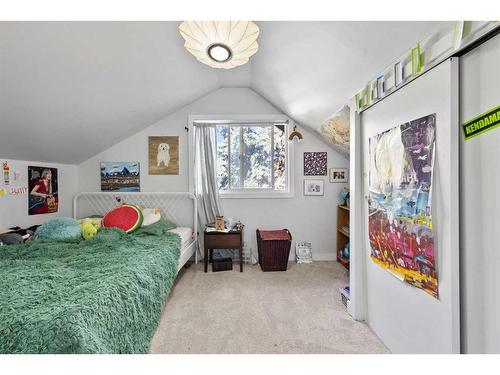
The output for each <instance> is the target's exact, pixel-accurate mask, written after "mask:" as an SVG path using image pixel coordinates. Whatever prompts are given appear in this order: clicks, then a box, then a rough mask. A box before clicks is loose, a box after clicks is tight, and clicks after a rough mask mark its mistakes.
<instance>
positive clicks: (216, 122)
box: [193, 120, 290, 126]
mask: <svg viewBox="0 0 500 375" xmlns="http://www.w3.org/2000/svg"><path fill="white" fill-rule="evenodd" d="M289 122H290V121H289V120H284V121H270V120H256V121H250V120H245V121H233V120H206V121H202V120H200V121H193V126H199V125H214V124H223V125H231V124H235V125H239V124H288V123H289Z"/></svg>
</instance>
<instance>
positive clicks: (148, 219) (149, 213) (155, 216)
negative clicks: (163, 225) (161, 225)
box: [142, 208, 161, 227]
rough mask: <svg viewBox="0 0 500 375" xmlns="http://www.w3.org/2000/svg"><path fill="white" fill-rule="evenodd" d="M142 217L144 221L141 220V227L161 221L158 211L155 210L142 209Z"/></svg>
mask: <svg viewBox="0 0 500 375" xmlns="http://www.w3.org/2000/svg"><path fill="white" fill-rule="evenodd" d="M142 216H144V219H143V220H142V226H143V227H147V226H148V225H151V224H154V223H157V222H159V221H160V219H161V214H160V210H159V209H157V208H143V209H142Z"/></svg>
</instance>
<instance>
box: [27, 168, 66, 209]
mask: <svg viewBox="0 0 500 375" xmlns="http://www.w3.org/2000/svg"><path fill="white" fill-rule="evenodd" d="M28 186H29V192H30V193H29V196H28V214H29V215H41V214H50V213H52V212H57V209H58V206H59V198H58V184H57V168H47V167H33V166H29V167H28Z"/></svg>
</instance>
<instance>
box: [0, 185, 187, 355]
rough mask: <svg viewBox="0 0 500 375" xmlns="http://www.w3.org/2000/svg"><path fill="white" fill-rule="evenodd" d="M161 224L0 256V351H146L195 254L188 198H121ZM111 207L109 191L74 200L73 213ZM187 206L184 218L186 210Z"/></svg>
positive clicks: (9, 250)
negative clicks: (154, 212)
mask: <svg viewBox="0 0 500 375" xmlns="http://www.w3.org/2000/svg"><path fill="white" fill-rule="evenodd" d="M120 198H121V199H122V200H124V201H126V202H127V203H135V204H142V205H144V206H149V207H153V206H154V207H157V208H159V209H160V211H161V212H162V215H164V218H165V219H167V220H169V221H173V222H176V223H179V226H178V227H177V228H176V229H174V230H169V227H168V226H167V224H166V223H165V222H164V221H161V222H159V223H156V224H153V225H151V226H148V227H143V228H140V229H139V230H138V231H137V232H134V233H132V234H125V233H124V232H123V231H120V230H118V229H114V228H110V229H103V230H101V231H100V232H99V233H98V235H97V236H96V237H95V238H94V239H92V240H90V241H83V240H82V241H65V242H61V241H42V240H35V241H31V242H28V243H26V244H24V245H20V246H9V247H5V248H3V249H1V252H0V276H1V277H0V316H1V318H0V352H1V353H146V352H147V351H148V348H149V345H150V340H151V338H152V336H153V334H154V331H155V330H156V327H157V324H158V321H159V317H160V314H161V309H162V306H163V304H164V302H165V300H166V298H167V296H168V294H169V292H170V289H171V287H172V285H173V282H174V279H175V277H176V275H177V274H178V271H179V270H180V268H182V266H183V265H184V264H185V262H186V261H187V259H189V258H190V257H191V256H192V255H193V254H196V251H195V250H196V244H197V241H196V240H197V236H196V231H194V230H193V229H192V228H196V200H195V198H194V196H192V195H191V194H189V193H127V194H120ZM114 206H116V201H115V197H114V195H113V194H110V193H83V194H79V195H78V196H77V197H75V201H74V216H75V217H81V216H88V214H89V213H92V214H101V213H104V212H106V211H107V210H108V209H109V208H111V207H114ZM188 206H191V209H190V210H189V213H187V212H186V211H185V208H183V207H188Z"/></svg>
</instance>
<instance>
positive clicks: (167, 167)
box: [148, 136, 179, 175]
mask: <svg viewBox="0 0 500 375" xmlns="http://www.w3.org/2000/svg"><path fill="white" fill-rule="evenodd" d="M148 158H149V174H173V175H178V174H179V137H178V136H151V137H149V140H148Z"/></svg>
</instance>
